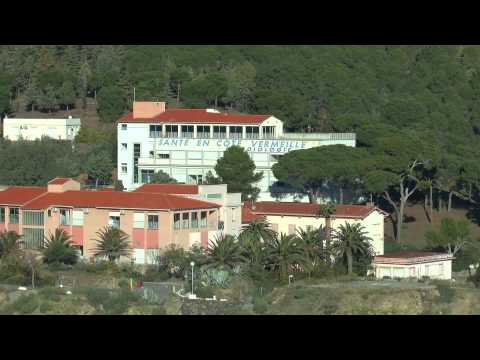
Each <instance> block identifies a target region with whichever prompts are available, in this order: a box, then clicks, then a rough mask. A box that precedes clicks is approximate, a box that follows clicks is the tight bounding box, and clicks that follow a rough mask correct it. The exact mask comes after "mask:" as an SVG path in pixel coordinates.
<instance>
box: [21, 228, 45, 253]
mask: <svg viewBox="0 0 480 360" xmlns="http://www.w3.org/2000/svg"><path fill="white" fill-rule="evenodd" d="M43 241H44V231H43V229H32V228H24V229H23V243H24V245H25V248H26V249H36V250H38V249H41V248H43Z"/></svg>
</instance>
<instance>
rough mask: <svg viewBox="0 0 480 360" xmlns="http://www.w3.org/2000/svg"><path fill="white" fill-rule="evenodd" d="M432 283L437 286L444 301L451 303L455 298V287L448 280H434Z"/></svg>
mask: <svg viewBox="0 0 480 360" xmlns="http://www.w3.org/2000/svg"><path fill="white" fill-rule="evenodd" d="M431 283H432V284H433V285H435V287H436V288H437V290H438V292H439V294H440V300H441V301H442V302H446V303H448V304H450V303H452V302H453V301H454V300H455V289H453V288H452V285H451V284H450V282H449V281H448V280H433V281H432V282H431Z"/></svg>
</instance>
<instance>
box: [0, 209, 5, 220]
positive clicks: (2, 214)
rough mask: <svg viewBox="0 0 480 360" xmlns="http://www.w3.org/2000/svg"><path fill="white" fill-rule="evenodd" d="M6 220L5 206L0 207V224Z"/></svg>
mask: <svg viewBox="0 0 480 360" xmlns="http://www.w3.org/2000/svg"><path fill="white" fill-rule="evenodd" d="M4 222H5V208H3V207H2V208H0V224H3V223H4Z"/></svg>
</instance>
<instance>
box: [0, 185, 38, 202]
mask: <svg viewBox="0 0 480 360" xmlns="http://www.w3.org/2000/svg"><path fill="white" fill-rule="evenodd" d="M46 192H47V188H46V187H38V186H12V187H9V188H8V189H7V190H4V191H0V204H1V205H15V206H22V205H23V204H25V203H27V202H29V201H31V200H33V199H35V198H36V197H38V196H40V195H42V194H44V193H46Z"/></svg>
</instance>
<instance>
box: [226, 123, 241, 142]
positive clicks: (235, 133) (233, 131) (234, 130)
mask: <svg viewBox="0 0 480 360" xmlns="http://www.w3.org/2000/svg"><path fill="white" fill-rule="evenodd" d="M242 134H243V130H242V127H241V126H230V136H229V137H230V139H241V138H242Z"/></svg>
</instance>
